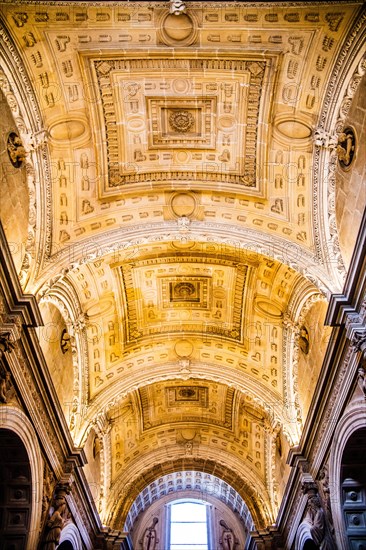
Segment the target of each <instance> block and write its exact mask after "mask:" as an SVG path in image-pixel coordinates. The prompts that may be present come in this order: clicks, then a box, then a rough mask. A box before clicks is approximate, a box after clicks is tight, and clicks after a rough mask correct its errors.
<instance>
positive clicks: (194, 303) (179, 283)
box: [160, 276, 211, 309]
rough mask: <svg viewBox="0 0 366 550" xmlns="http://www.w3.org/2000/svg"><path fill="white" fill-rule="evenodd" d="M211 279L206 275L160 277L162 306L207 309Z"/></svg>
mask: <svg viewBox="0 0 366 550" xmlns="http://www.w3.org/2000/svg"><path fill="white" fill-rule="evenodd" d="M210 285H211V279H210V278H208V277H191V276H176V277H173V278H170V277H161V278H160V290H161V301H162V304H163V308H186V307H187V306H189V307H192V308H199V309H207V308H208V305H209V290H210Z"/></svg>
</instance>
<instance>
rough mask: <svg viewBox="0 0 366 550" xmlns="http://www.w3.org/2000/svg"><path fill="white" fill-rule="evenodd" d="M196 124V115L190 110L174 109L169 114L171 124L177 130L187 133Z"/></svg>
mask: <svg viewBox="0 0 366 550" xmlns="http://www.w3.org/2000/svg"><path fill="white" fill-rule="evenodd" d="M193 124H194V117H193V115H192V113H190V112H189V111H178V110H177V111H173V113H171V115H170V116H169V125H170V127H171V128H172V129H173V130H175V131H176V132H180V133H182V134H185V133H186V132H188V131H189V130H190V129H191V128H192V126H193Z"/></svg>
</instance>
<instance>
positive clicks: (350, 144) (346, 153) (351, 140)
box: [337, 130, 355, 166]
mask: <svg viewBox="0 0 366 550" xmlns="http://www.w3.org/2000/svg"><path fill="white" fill-rule="evenodd" d="M354 150H355V136H354V134H353V132H352V131H350V130H348V131H345V132H342V133H340V134H339V137H338V145H337V156H338V159H339V161H340V162H341V163H342V164H343V165H344V166H349V165H350V164H351V162H352V159H353V154H354Z"/></svg>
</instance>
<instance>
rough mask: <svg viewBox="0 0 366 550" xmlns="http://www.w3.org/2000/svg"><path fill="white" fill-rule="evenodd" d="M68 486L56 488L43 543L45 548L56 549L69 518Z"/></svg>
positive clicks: (48, 549) (45, 549)
mask: <svg viewBox="0 0 366 550" xmlns="http://www.w3.org/2000/svg"><path fill="white" fill-rule="evenodd" d="M68 492H69V489H68V488H65V487H59V488H58V489H56V496H55V501H54V508H53V513H52V515H51V517H50V519H49V520H48V522H47V524H46V535H45V539H44V544H43V550H55V548H56V547H57V545H58V543H59V540H60V536H61V531H62V528H63V526H64V524H65V521H66V520H67V519H68V509H67V503H66V494H67V493H68Z"/></svg>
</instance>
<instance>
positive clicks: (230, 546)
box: [220, 519, 239, 550]
mask: <svg viewBox="0 0 366 550" xmlns="http://www.w3.org/2000/svg"><path fill="white" fill-rule="evenodd" d="M220 525H221V527H223V530H222V533H221V538H220V544H221V547H222V548H223V550H234V548H235V547H236V546H237V545H238V544H239V541H238V539H237V538H236V536H235V535H234V533H233V530H232V529H230V527H229V526H228V524H227V523H226V522H225V521H224V520H223V519H221V520H220Z"/></svg>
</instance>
